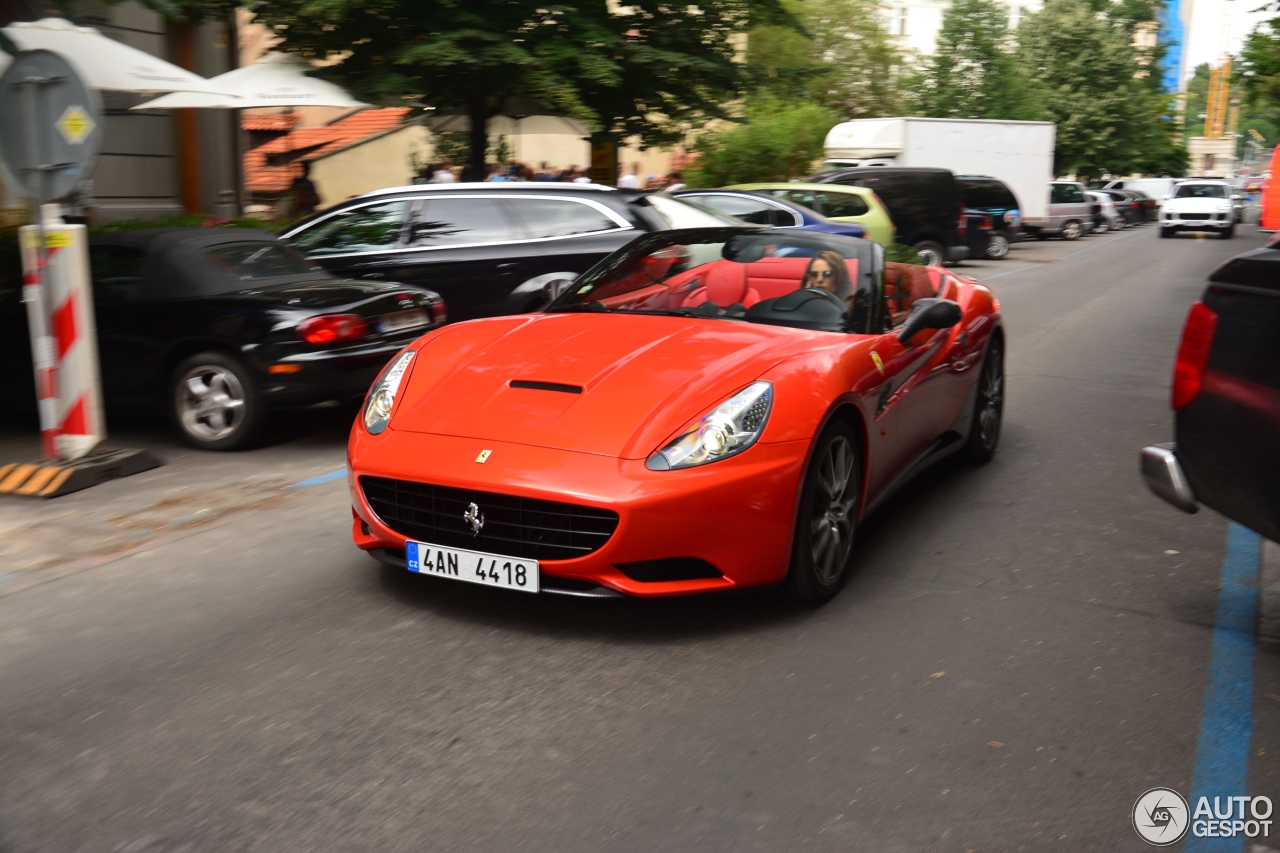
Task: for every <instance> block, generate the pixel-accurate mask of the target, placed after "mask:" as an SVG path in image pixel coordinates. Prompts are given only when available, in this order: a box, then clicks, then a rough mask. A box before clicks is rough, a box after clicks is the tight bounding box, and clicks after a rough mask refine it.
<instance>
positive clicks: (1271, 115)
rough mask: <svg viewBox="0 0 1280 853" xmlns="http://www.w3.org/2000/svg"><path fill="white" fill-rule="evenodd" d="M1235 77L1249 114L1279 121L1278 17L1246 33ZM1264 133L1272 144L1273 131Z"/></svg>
mask: <svg viewBox="0 0 1280 853" xmlns="http://www.w3.org/2000/svg"><path fill="white" fill-rule="evenodd" d="M1272 8H1274V7H1272ZM1236 80H1237V81H1238V82H1239V83H1240V85H1241V87H1242V88H1243V90H1244V105H1245V106H1246V107H1248V108H1249V110H1250V111H1251V112H1252V113H1253V115H1255V116H1257V117H1258V118H1259V119H1261V120H1263V121H1266V122H1267V123H1269V124H1271V125H1273V126H1274V125H1276V124H1280V17H1277V18H1272V19H1271V20H1269V21H1264V22H1263V23H1261V24H1258V26H1256V27H1254V28H1253V32H1251V33H1249V36H1248V38H1246V39H1245V42H1244V48H1243V49H1242V50H1241V51H1240V62H1239V64H1238V65H1237V66H1236ZM1259 130H1260V131H1261V128H1259ZM1264 135H1265V136H1266V137H1267V141H1268V142H1269V143H1271V144H1275V142H1276V138H1275V135H1274V132H1273V133H1271V134H1266V133H1265V132H1264Z"/></svg>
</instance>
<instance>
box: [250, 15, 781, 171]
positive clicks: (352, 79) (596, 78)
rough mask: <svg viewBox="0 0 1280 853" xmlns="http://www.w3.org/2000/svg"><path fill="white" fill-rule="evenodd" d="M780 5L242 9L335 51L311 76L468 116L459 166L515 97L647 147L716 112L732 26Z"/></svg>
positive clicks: (307, 46)
mask: <svg viewBox="0 0 1280 853" xmlns="http://www.w3.org/2000/svg"><path fill="white" fill-rule="evenodd" d="M778 2H779V0H712V2H707V3H703V4H700V5H697V6H694V5H684V4H668V3H665V2H660V0H637V2H629V3H628V4H627V5H625V6H620V5H616V4H610V3H609V2H607V0H592V2H586V3H579V4H573V5H567V4H566V5H550V4H545V3H538V2H530V0H325V2H323V3H317V2H313V0H253V2H251V3H250V8H251V9H252V10H253V11H254V12H255V13H256V14H257V15H258V19H259V20H260V21H262V22H264V23H266V24H267V25H268V26H271V27H273V28H274V29H275V31H276V33H277V34H278V35H279V36H280V37H281V38H282V39H283V40H284V41H283V44H282V45H281V48H282V49H284V50H289V51H293V52H295V53H298V54H301V55H303V56H307V57H315V58H338V57H341V61H340V62H338V63H336V64H334V65H331V66H329V67H327V68H324V69H322V70H320V71H319V72H317V73H319V74H321V75H322V76H325V77H327V78H330V79H332V80H334V81H335V82H337V83H339V84H341V85H343V86H345V87H346V88H347V89H349V90H350V91H351V92H353V93H354V94H356V95H358V96H360V97H363V98H365V99H366V100H369V101H370V102H373V103H384V104H400V105H404V104H406V103H409V104H415V105H416V104H423V105H427V106H432V107H436V108H438V109H439V110H441V111H442V112H448V111H451V110H459V111H462V112H463V113H465V114H466V115H467V116H469V117H470V119H471V146H470V159H469V165H470V167H471V169H472V170H476V171H482V170H483V168H484V155H485V149H486V147H487V137H486V134H485V126H486V123H487V122H488V120H489V119H490V118H492V117H493V116H495V115H497V114H499V112H500V111H501V110H502V108H503V105H504V102H507V101H508V100H509V99H510V98H513V97H519V98H525V99H531V100H532V101H534V102H536V103H538V104H540V105H541V106H542V108H544V109H547V110H549V111H551V110H554V111H555V112H557V113H560V114H566V115H572V116H576V117H578V118H582V119H584V120H586V121H588V122H590V123H591V124H592V125H594V126H595V127H596V128H597V129H598V130H600V131H603V132H606V133H610V134H614V135H615V136H617V137H619V138H624V137H628V136H638V137H640V140H641V142H642V144H646V145H654V144H664V143H670V142H674V141H678V140H680V139H682V138H683V136H684V134H685V133H686V132H687V130H688V128H689V126H691V125H697V124H701V123H704V122H706V121H707V120H709V119H712V118H717V117H723V116H725V115H727V109H726V104H727V103H729V102H731V101H732V100H733V99H734V98H736V97H738V96H740V94H741V93H742V91H743V84H744V81H745V79H746V75H745V73H744V69H743V66H742V63H740V62H735V50H736V48H735V44H736V43H737V40H736V39H735V38H734V37H735V35H738V34H741V33H744V32H746V30H747V29H748V28H749V27H750V25H751V24H752V23H766V22H774V23H785V22H786V20H787V16H786V14H785V13H784V12H783V11H782V10H781V8H780V7H779V6H778V5H777V3H778Z"/></svg>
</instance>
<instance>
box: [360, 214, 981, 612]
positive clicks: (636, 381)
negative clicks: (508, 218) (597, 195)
mask: <svg viewBox="0 0 1280 853" xmlns="http://www.w3.org/2000/svg"><path fill="white" fill-rule="evenodd" d="M559 289H560V290H561V292H560V293H559V295H558V296H557V297H556V298H555V299H554V301H553V302H551V304H550V305H549V306H548V307H547V308H546V309H545V310H544V311H542V312H540V313H536V314H526V315H520V316H507V317H494V318H490V319H480V320H473V321H470V322H466V323H460V324H457V325H453V326H446V327H444V328H442V329H439V330H436V331H433V332H431V333H429V334H427V335H424V336H423V337H421V338H419V339H418V340H417V341H416V342H414V343H413V344H412V345H410V346H409V347H408V348H406V349H405V350H404V351H402V352H401V353H400V354H399V355H398V356H397V357H396V358H395V359H394V360H393V361H392V362H391V363H390V365H388V367H387V369H386V370H385V372H384V373H383V375H382V376H381V377H380V379H379V380H378V382H377V383H376V384H375V385H374V386H373V389H372V390H371V392H370V394H369V397H368V399H367V401H366V403H365V408H364V410H363V412H362V415H361V417H359V418H358V419H357V421H356V423H355V425H354V426H353V428H352V431H351V442H350V448H349V463H350V470H349V477H348V479H349V483H350V487H351V498H352V503H353V515H354V525H353V531H352V532H353V535H354V537H355V541H356V544H357V545H358V546H359V547H361V548H363V549H365V550H367V551H370V552H372V553H373V554H374V556H376V557H378V558H380V559H383V560H385V561H389V562H393V563H395V564H396V565H399V566H403V567H406V568H407V569H408V570H409V571H413V572H420V573H423V574H431V575H436V576H439V577H446V578H452V579H454V580H461V581H471V582H473V583H481V584H486V585H489V586H497V587H505V588H508V589H514V590H523V591H526V592H539V591H540V592H557V593H567V594H576V595H597V596H599V595H618V594H625V595H633V596H668V595H681V594H686V593H698V592H710V591H712V590H724V589H734V588H740V587H751V586H762V585H768V584H782V585H783V587H784V589H785V590H786V591H787V592H788V593H789V594H790V595H792V596H793V597H794V598H796V599H799V600H801V601H805V602H812V603H817V602H822V601H825V600H827V599H829V598H830V597H831V596H832V595H834V594H835V593H836V591H837V590H839V588H840V585H841V582H842V581H843V580H844V578H845V575H846V573H847V571H848V567H849V564H850V560H851V554H852V550H853V543H854V537H855V533H856V531H857V528H858V524H859V523H860V521H861V520H862V519H863V518H865V517H866V515H867V514H868V513H869V512H871V510H872V509H873V508H874V507H875V506H877V505H878V504H880V503H881V502H882V501H884V499H885V498H886V497H888V496H889V494H890V493H892V492H893V491H894V490H895V489H896V488H897V487H898V486H900V485H901V484H902V483H904V482H905V481H906V480H908V479H909V478H910V477H911V476H912V475H914V474H916V473H918V472H919V471H920V470H922V469H923V468H924V467H925V466H927V465H928V464H930V463H932V462H934V461H936V460H938V459H940V458H942V457H943V456H946V455H948V454H950V453H953V452H957V451H958V452H962V453H965V454H967V455H968V456H969V457H970V458H972V459H974V460H975V461H978V462H983V461H986V460H987V459H990V458H991V455H992V454H993V453H994V451H995V449H996V444H997V442H998V441H999V437H1000V423H1001V416H1002V411H1003V386H1004V357H1003V356H1004V334H1003V329H1002V324H1001V319H1000V307H999V305H998V303H997V302H996V300H995V298H994V297H993V296H992V295H991V292H990V291H988V290H987V289H986V288H984V287H983V286H982V285H980V284H978V283H977V282H975V281H972V280H969V279H965V278H962V277H960V276H957V275H955V274H954V273H951V272H949V271H947V270H945V269H941V268H938V267H922V266H913V265H908V264H897V263H885V262H884V259H883V252H882V249H881V247H880V246H879V245H878V244H876V243H872V242H869V241H866V240H859V239H856V238H853V237H841V236H835V235H826V234H812V233H805V232H798V231H796V230H793V229H786V230H783V229H747V228H742V229H739V228H705V229H691V230H685V231H668V232H662V233H658V234H653V235H648V236H644V237H640V238H638V239H637V240H636V241H634V242H633V243H631V244H630V245H629V246H627V247H626V248H624V249H621V250H619V251H617V252H615V253H614V254H612V255H610V256H609V257H607V258H606V259H604V260H603V261H601V262H600V263H599V264H597V265H596V266H595V267H593V268H592V269H591V270H589V271H588V272H586V273H585V274H583V275H582V276H581V277H579V278H578V279H577V280H575V281H572V282H568V281H562V282H561V283H560V287H559Z"/></svg>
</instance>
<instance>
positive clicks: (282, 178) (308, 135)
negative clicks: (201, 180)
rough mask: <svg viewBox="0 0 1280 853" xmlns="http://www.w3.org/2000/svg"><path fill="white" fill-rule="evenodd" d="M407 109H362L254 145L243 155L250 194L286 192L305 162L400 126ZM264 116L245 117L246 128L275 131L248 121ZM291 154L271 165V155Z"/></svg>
mask: <svg viewBox="0 0 1280 853" xmlns="http://www.w3.org/2000/svg"><path fill="white" fill-rule="evenodd" d="M408 112H409V110H408V109H407V108H400V107H393V108H390V109H385V110H361V111H359V112H356V113H351V114H349V115H346V116H343V117H342V118H339V119H337V120H335V121H332V122H330V123H329V124H327V125H325V126H324V127H299V128H295V129H294V130H291V131H289V132H288V133H283V134H281V135H280V136H278V137H276V138H275V139H272V140H270V141H269V142H265V143H263V144H262V145H259V146H258V147H256V148H251V149H249V150H248V151H246V152H245V154H244V181H245V187H246V188H247V189H248V190H249V192H250V193H254V194H262V195H271V194H276V193H283V192H284V191H285V190H287V189H288V188H289V185H290V184H292V183H293V179H294V178H296V177H298V176H299V175H301V174H302V163H303V161H306V160H314V159H316V158H317V157H322V156H324V155H325V154H328V153H330V152H332V151H335V150H337V149H338V148H342V147H345V146H347V145H351V144H352V143H355V142H359V141H360V140H362V139H366V138H368V137H370V136H375V135H377V134H379V133H383V132H385V131H388V130H393V129H395V128H396V127H399V126H400V124H401V121H402V120H403V119H404V117H405V115H406V114H407V113H408ZM260 117H262V116H249V115H246V116H244V119H243V121H244V126H245V128H246V129H247V130H258V129H262V130H267V129H271V130H274V129H276V128H257V127H251V126H250V125H249V124H248V121H249V120H250V119H257V118H260ZM277 154H285V155H290V156H288V157H287V158H286V159H287V160H288V161H289V162H287V163H284V164H282V165H279V166H272V165H268V162H267V158H268V157H269V156H271V155H277Z"/></svg>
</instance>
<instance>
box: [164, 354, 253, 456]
mask: <svg viewBox="0 0 1280 853" xmlns="http://www.w3.org/2000/svg"><path fill="white" fill-rule="evenodd" d="M177 397H178V400H177V403H178V418H179V420H181V422H182V428H183V429H184V430H186V432H187V434H188V435H190V436H193V437H194V438H198V439H200V440H201V441H217V440H218V439H221V438H226V437H227V436H228V435H231V434H232V433H233V432H235V431H236V430H237V429H239V427H240V425H241V424H242V423H244V417H245V394H244V386H242V385H241V384H240V380H239V378H237V377H236V375H235V374H234V373H232V372H231V371H230V370H228V369H227V368H225V367H219V366H217V365H202V366H200V367H195V368H192V369H191V370H188V371H187V372H186V373H185V374H184V375H183V377H182V381H181V382H179V383H178V394H177Z"/></svg>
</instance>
